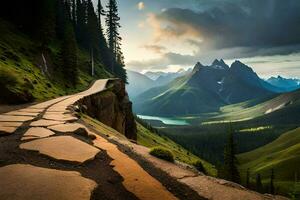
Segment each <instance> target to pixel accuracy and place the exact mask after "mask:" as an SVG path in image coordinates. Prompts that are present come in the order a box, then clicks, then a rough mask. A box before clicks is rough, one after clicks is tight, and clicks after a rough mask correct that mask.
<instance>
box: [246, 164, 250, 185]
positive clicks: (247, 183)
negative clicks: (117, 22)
mask: <svg viewBox="0 0 300 200" xmlns="http://www.w3.org/2000/svg"><path fill="white" fill-rule="evenodd" d="M246 187H247V188H250V169H249V168H248V169H247V174H246Z"/></svg>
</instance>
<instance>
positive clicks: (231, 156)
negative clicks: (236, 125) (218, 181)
mask: <svg viewBox="0 0 300 200" xmlns="http://www.w3.org/2000/svg"><path fill="white" fill-rule="evenodd" d="M236 152H237V149H236V144H235V141H234V133H233V130H232V126H231V125H230V128H229V134H228V140H227V144H226V145H225V148H224V173H225V174H224V175H225V179H226V180H228V181H233V182H236V183H240V174H239V171H238V168H237V158H236Z"/></svg>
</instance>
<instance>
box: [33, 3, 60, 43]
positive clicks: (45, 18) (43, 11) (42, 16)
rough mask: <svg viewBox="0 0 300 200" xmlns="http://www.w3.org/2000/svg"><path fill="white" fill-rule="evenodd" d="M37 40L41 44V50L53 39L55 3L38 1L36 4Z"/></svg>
mask: <svg viewBox="0 0 300 200" xmlns="http://www.w3.org/2000/svg"><path fill="white" fill-rule="evenodd" d="M37 5H38V8H39V12H38V16H37V18H38V21H39V22H38V27H39V28H38V39H39V40H40V42H41V47H42V49H45V48H46V46H47V45H48V44H49V43H50V42H51V41H52V40H53V39H54V37H55V22H56V18H55V17H56V16H55V1H53V0H40V1H39V2H38V4H37Z"/></svg>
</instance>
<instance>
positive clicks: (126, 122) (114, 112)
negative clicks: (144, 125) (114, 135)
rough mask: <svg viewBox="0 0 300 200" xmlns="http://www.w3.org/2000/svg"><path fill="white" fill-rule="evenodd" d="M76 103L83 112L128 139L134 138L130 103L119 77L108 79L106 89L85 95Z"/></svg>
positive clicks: (134, 131) (134, 128) (134, 126)
mask: <svg viewBox="0 0 300 200" xmlns="http://www.w3.org/2000/svg"><path fill="white" fill-rule="evenodd" d="M78 104H79V107H80V109H81V111H82V112H83V113H85V114H87V115H89V116H90V117H93V118H96V119H98V120H99V121H101V122H102V123H104V124H106V125H108V126H110V127H112V128H114V129H115V130H117V131H118V132H120V133H122V134H124V135H125V136H126V137H127V138H128V139H131V140H136V138H137V134H136V132H137V130H136V124H135V120H134V115H133V113H132V103H131V101H130V100H129V97H128V94H127V92H126V89H125V83H124V82H123V81H121V80H119V79H114V80H110V81H108V83H107V85H106V90H104V91H102V92H99V93H97V94H94V95H90V96H87V97H85V98H83V99H81V100H80V101H79V102H78Z"/></svg>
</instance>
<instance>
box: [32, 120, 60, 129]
mask: <svg viewBox="0 0 300 200" xmlns="http://www.w3.org/2000/svg"><path fill="white" fill-rule="evenodd" d="M63 123H65V122H64V121H54V120H47V119H41V120H38V121H34V122H32V123H31V124H30V126H42V127H47V126H53V125H58V124H63Z"/></svg>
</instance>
